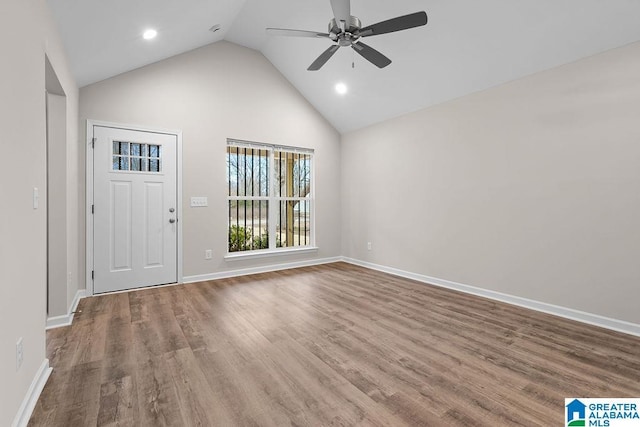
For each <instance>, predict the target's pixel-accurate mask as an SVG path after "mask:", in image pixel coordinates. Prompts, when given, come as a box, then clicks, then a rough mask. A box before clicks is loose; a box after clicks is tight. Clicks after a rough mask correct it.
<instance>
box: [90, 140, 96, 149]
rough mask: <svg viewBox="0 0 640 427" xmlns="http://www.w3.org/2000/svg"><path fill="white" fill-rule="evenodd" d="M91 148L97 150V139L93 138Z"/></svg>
mask: <svg viewBox="0 0 640 427" xmlns="http://www.w3.org/2000/svg"><path fill="white" fill-rule="evenodd" d="M91 148H96V138H91Z"/></svg>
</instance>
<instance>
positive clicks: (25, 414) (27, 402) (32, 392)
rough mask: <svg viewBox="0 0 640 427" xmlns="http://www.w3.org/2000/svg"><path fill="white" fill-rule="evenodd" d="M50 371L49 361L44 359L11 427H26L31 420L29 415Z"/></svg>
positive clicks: (51, 369)
mask: <svg viewBox="0 0 640 427" xmlns="http://www.w3.org/2000/svg"><path fill="white" fill-rule="evenodd" d="M51 371H53V368H50V367H49V359H44V361H43V362H42V365H40V369H38V372H37V373H36V376H35V377H33V381H32V382H31V385H30V386H29V390H27V394H26V395H25V396H24V400H23V401H22V404H21V405H20V409H18V413H17V414H16V416H15V418H14V419H13V422H12V423H11V427H26V425H27V424H28V423H29V418H31V414H32V413H33V410H34V409H35V407H36V403H38V398H39V397H40V393H42V389H43V388H44V386H45V384H46V383H47V380H48V379H49V375H51Z"/></svg>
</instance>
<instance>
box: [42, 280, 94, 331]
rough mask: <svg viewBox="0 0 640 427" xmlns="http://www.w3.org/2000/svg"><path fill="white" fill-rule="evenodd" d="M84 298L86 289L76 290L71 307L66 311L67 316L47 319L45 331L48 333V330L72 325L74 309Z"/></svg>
mask: <svg viewBox="0 0 640 427" xmlns="http://www.w3.org/2000/svg"><path fill="white" fill-rule="evenodd" d="M86 296H87V290H86V289H78V291H77V292H76V295H75V297H74V298H73V301H72V303H71V305H70V306H69V308H68V310H67V314H63V315H61V316H52V317H48V318H47V326H46V328H45V329H46V330H47V331H48V330H49V329H55V328H61V327H63V326H70V325H71V324H72V323H73V315H74V314H75V312H76V309H77V308H78V304H79V303H80V300H81V299H82V298H85V297H86Z"/></svg>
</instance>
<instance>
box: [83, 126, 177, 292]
mask: <svg viewBox="0 0 640 427" xmlns="http://www.w3.org/2000/svg"><path fill="white" fill-rule="evenodd" d="M94 126H103V127H112V128H118V129H127V130H133V131H142V132H152V133H164V134H169V135H175V136H176V142H177V145H176V151H177V153H176V156H177V157H176V163H177V164H176V167H177V170H176V181H177V182H176V185H177V187H178V188H177V189H176V190H177V193H176V194H177V198H178V200H177V205H176V213H177V215H176V217H177V218H178V229H177V230H178V260H177V262H178V283H183V273H182V222H183V215H182V131H180V130H168V129H159V128H152V127H148V126H138V125H125V124H121V123H112V122H103V121H100V120H91V119H90V120H87V138H86V141H85V152H86V177H85V183H86V203H85V223H86V239H85V245H86V246H85V260H86V275H85V280H86V282H85V283H86V285H87V295H94V292H93V278H92V277H91V276H92V271H93V214H92V213H91V206H93V148H92V147H93V127H94Z"/></svg>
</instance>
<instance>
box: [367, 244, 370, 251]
mask: <svg viewBox="0 0 640 427" xmlns="http://www.w3.org/2000/svg"><path fill="white" fill-rule="evenodd" d="M367 250H368V251H370V250H371V242H367Z"/></svg>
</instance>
